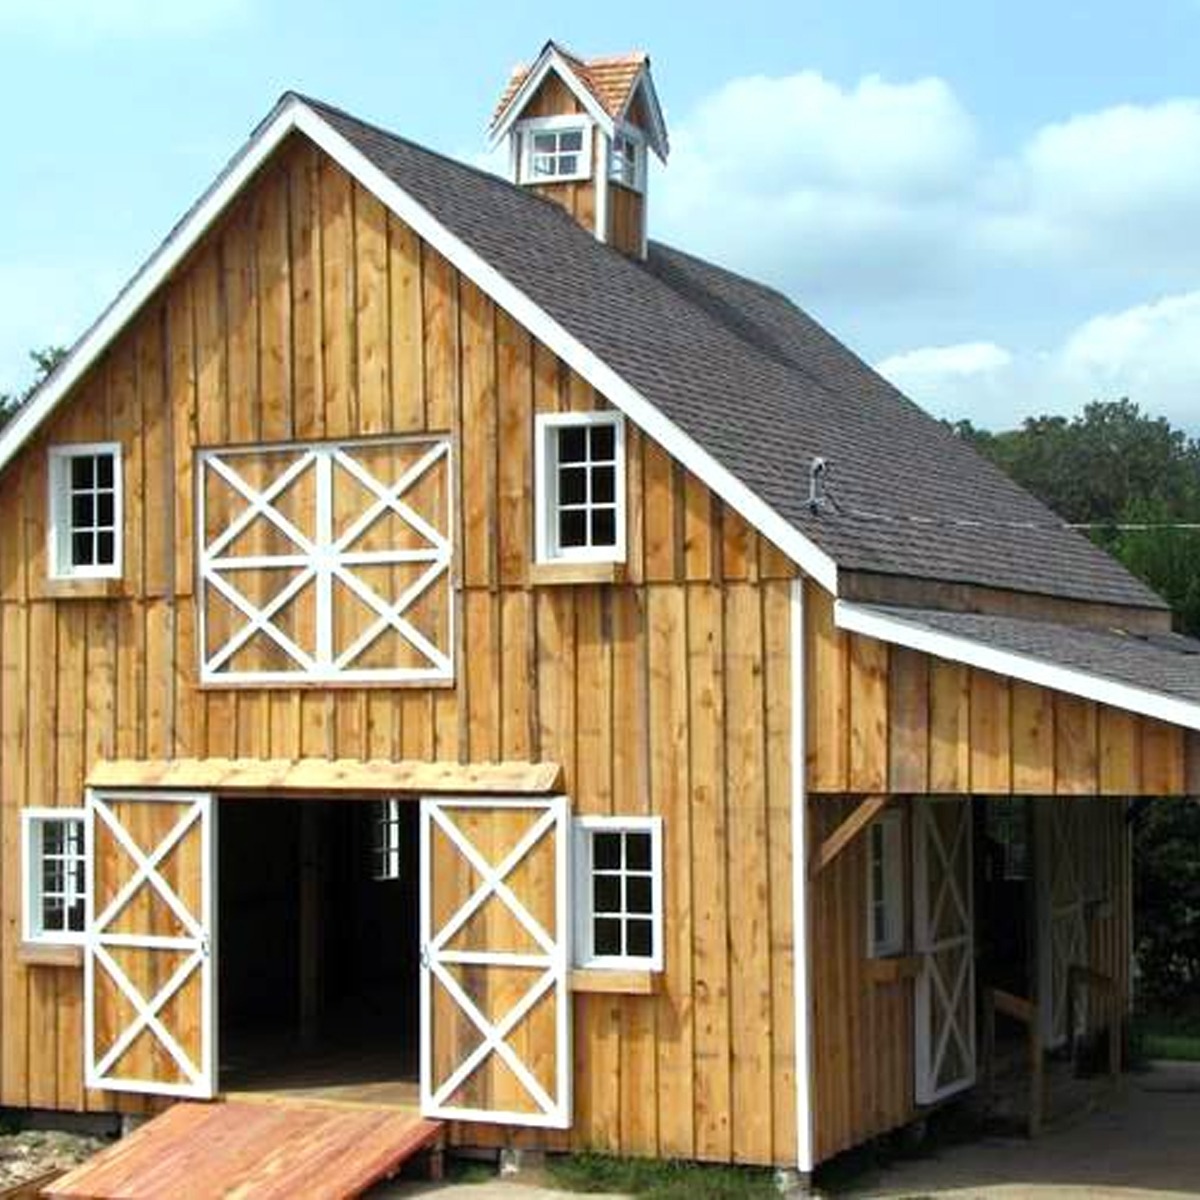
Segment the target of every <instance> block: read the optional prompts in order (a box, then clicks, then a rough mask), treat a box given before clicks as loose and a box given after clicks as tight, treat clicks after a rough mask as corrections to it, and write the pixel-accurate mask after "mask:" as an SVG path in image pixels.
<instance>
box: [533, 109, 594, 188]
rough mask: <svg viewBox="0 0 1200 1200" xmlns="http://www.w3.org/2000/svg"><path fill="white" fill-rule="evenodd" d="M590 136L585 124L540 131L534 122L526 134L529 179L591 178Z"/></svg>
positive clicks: (560, 180) (534, 181) (534, 180)
mask: <svg viewBox="0 0 1200 1200" xmlns="http://www.w3.org/2000/svg"><path fill="white" fill-rule="evenodd" d="M587 133H588V130H587V128H586V126H584V125H570V126H566V127H551V128H544V127H543V128H539V127H538V125H536V124H532V123H531V124H530V125H529V126H528V127H527V128H526V130H525V135H524V142H525V170H524V176H523V177H524V178H525V180H527V181H528V182H530V183H536V182H537V181H538V180H545V181H547V182H549V181H551V180H553V181H557V182H560V183H561V182H563V181H565V180H569V179H587V178H588V177H589V176H590V175H591V163H590V160H589V155H588V153H587Z"/></svg>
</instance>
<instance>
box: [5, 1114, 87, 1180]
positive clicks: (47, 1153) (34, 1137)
mask: <svg viewBox="0 0 1200 1200" xmlns="http://www.w3.org/2000/svg"><path fill="white" fill-rule="evenodd" d="M107 1144H108V1143H107V1142H105V1141H104V1140H103V1139H101V1138H93V1137H82V1136H81V1135H79V1134H77V1133H62V1132H60V1131H58V1130H34V1129H30V1130H26V1131H25V1132H24V1133H13V1134H7V1135H5V1136H3V1137H0V1189H3V1188H9V1187H13V1186H14V1185H15V1184H18V1183H27V1182H28V1181H29V1180H31V1179H36V1178H37V1177H38V1176H39V1175H43V1174H45V1173H46V1172H47V1171H49V1170H51V1169H53V1168H55V1167H58V1168H61V1169H64V1170H65V1169H66V1168H68V1167H73V1166H75V1165H76V1164H78V1163H81V1162H83V1160H84V1159H85V1158H90V1157H91V1156H92V1155H93V1154H95V1153H96V1151H97V1150H100V1149H102V1148H103V1147H104V1146H106V1145H107Z"/></svg>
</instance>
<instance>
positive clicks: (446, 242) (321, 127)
mask: <svg viewBox="0 0 1200 1200" xmlns="http://www.w3.org/2000/svg"><path fill="white" fill-rule="evenodd" d="M296 122H297V126H298V128H299V129H300V130H302V131H303V132H304V133H305V134H307V135H308V136H309V137H310V138H312V140H313V141H314V142H316V144H317V145H318V146H320V147H321V149H322V150H324V151H325V152H326V153H327V154H328V155H329V156H330V157H331V158H332V159H334V161H335V162H337V163H338V164H339V165H340V166H341V167H342V168H343V169H344V170H345V171H347V172H349V174H351V175H353V176H354V178H355V179H356V180H358V182H359V183H360V184H362V186H363V187H365V188H366V189H367V190H368V191H369V192H371V193H373V194H374V195H375V196H376V197H377V198H378V199H379V200H381V201H382V202H383V203H384V204H385V205H387V207H388V208H390V209H391V211H392V212H393V213H394V214H395V215H396V216H397V217H399V218H400V220H402V221H403V222H404V223H405V224H406V225H408V226H409V227H410V228H412V230H413V231H414V232H415V233H417V234H418V235H419V236H420V237H422V238H424V240H425V241H427V242H428V243H429V244H430V245H431V246H432V247H433V248H434V249H435V250H437V251H438V253H439V254H441V255H442V256H443V257H444V258H446V259H448V260H449V261H450V263H452V264H453V265H454V266H455V267H456V268H457V269H458V270H459V271H461V272H462V273H463V274H464V275H465V276H466V277H467V278H468V279H469V280H470V281H471V282H472V283H474V284H475V286H476V287H478V288H479V289H480V290H481V291H483V292H484V293H486V294H487V295H488V296H489V297H491V299H492V300H494V301H495V302H496V303H497V304H499V305H500V307H501V308H503V309H504V310H505V311H506V312H507V313H508V314H509V315H510V316H511V317H513V319H514V320H516V321H517V322H518V323H519V324H521V325H523V326H524V327H525V328H526V329H528V330H529V332H530V333H532V334H533V335H534V337H536V338H537V339H538V340H539V341H540V342H541V343H542V344H543V345H544V346H545V347H546V348H547V349H548V350H551V351H553V353H555V354H556V355H558V357H559V358H561V359H562V360H563V361H564V362H565V363H567V364H568V366H570V367H571V368H572V369H573V370H575V371H577V372H578V373H579V374H580V375H581V376H582V377H583V378H584V379H586V380H587V381H588V383H590V384H591V385H592V386H593V387H594V388H595V389H596V390H597V391H598V392H599V393H600V394H601V395H602V396H604V397H605V398H606V399H608V400H609V401H610V402H611V403H613V404H615V405H616V406H617V407H618V408H620V409H621V410H622V411H623V412H624V413H625V414H626V415H627V416H628V417H629V418H630V420H632V421H633V422H634V423H635V424H636V425H637V426H638V427H639V428H640V429H642V430H643V431H644V432H645V433H646V434H647V435H648V436H650V437H651V438H653V439H654V440H655V441H656V442H658V443H659V444H660V445H661V446H662V447H663V448H664V449H665V450H667V451H668V452H669V453H670V454H671V455H673V456H674V457H675V458H676V459H678V460H679V461H680V462H681V463H682V464H683V465H684V466H685V467H687V468H688V470H689V471H691V472H692V473H693V474H694V475H696V476H697V477H698V478H699V479H700V480H701V481H702V482H704V483H705V484H706V485H707V486H708V487H710V488H711V489H712V490H713V491H714V492H716V493H717V495H718V496H720V497H721V499H722V500H724V501H725V502H726V503H727V504H729V505H730V506H731V507H732V508H734V509H735V510H736V511H737V512H739V513H740V514H741V515H742V516H743V517H745V519H746V520H747V521H748V522H749V523H750V524H751V525H753V526H754V528H755V529H757V530H758V531H759V532H760V533H761V534H762V535H763V536H764V537H766V538H768V539H769V540H770V541H772V542H774V544H775V545H776V546H778V547H779V549H780V550H782V551H783V553H784V554H786V555H787V556H788V557H789V558H791V559H792V560H793V562H795V563H796V565H797V566H799V567H800V569H801V570H802V571H803V572H804V573H805V574H806V575H809V576H810V577H811V578H812V579H814V580H815V581H816V582H817V583H819V584H820V585H821V586H822V587H823V588H824V589H825V590H826V591H828V592H830V593H832V594H833V595H837V586H838V585H837V563H836V562H835V561H834V560H833V559H832V558H831V557H830V556H829V555H828V554H826V553H825V551H824V550H822V549H821V548H820V547H819V546H817V545H816V543H814V542H812V541H811V540H810V539H809V538H807V537H805V536H804V534H802V533H801V532H800V531H799V530H798V529H796V527H795V526H794V525H792V524H791V523H790V522H788V521H786V520H785V519H784V518H783V517H781V516H780V515H779V514H778V513H777V512H776V511H775V510H774V509H773V508H771V507H770V505H768V504H766V503H765V502H764V501H763V500H762V499H761V498H760V497H759V496H758V495H756V494H755V493H754V492H753V491H751V490H750V488H748V487H747V486H746V485H745V484H744V483H743V482H742V481H741V480H740V479H738V478H737V477H736V476H735V475H734V474H733V473H732V472H730V471H729V470H727V469H726V468H725V467H723V466H722V465H721V464H720V463H719V462H718V461H717V460H716V459H715V458H714V457H713V456H712V455H711V454H709V453H708V451H707V450H705V449H704V448H703V447H701V446H700V445H699V444H698V443H697V442H696V441H694V440H693V439H692V438H691V437H690V436H689V435H688V434H686V433H685V432H684V431H683V430H681V429H680V428H679V427H678V426H677V425H676V424H675V423H674V422H673V421H672V420H670V418H668V417H667V416H665V415H664V414H663V413H662V412H661V411H660V410H659V409H658V408H657V407H656V406H655V405H653V404H651V403H650V401H649V400H647V399H646V398H645V397H644V396H642V395H641V393H640V392H638V391H637V390H636V389H635V388H633V387H631V386H630V385H629V384H628V383H627V382H626V381H625V380H624V379H623V378H622V377H621V376H620V375H618V374H617V373H616V371H614V370H613V369H612V368H611V367H610V366H608V364H607V363H605V362H604V361H603V360H602V359H600V358H599V357H598V356H597V355H596V354H594V353H593V352H592V351H591V350H589V349H588V348H587V347H586V346H584V345H583V343H582V342H580V341H578V340H577V339H576V338H575V337H574V336H573V335H572V334H570V333H568V332H567V331H566V330H565V329H564V328H563V327H562V326H561V325H560V324H559V323H558V322H557V321H555V320H554V319H553V318H552V317H550V316H549V315H548V314H547V313H546V312H544V311H543V310H542V309H541V308H539V307H538V306H537V305H536V304H535V303H534V302H533V301H532V300H530V299H529V297H528V296H526V295H525V294H524V292H522V291H520V290H519V289H518V288H517V287H515V286H514V285H513V284H512V283H510V282H509V280H508V279H506V278H505V277H504V276H503V275H501V274H500V272H499V271H497V270H496V269H495V268H494V267H492V266H491V265H490V264H488V263H487V262H485V261H484V259H482V258H481V257H480V256H479V255H478V254H476V253H475V251H474V250H472V249H471V247H470V246H468V245H466V244H465V243H464V242H463V241H461V240H460V239H459V238H458V237H457V236H456V235H455V234H453V233H451V232H450V231H449V230H448V229H447V228H446V227H445V226H444V225H443V224H442V223H441V222H440V221H438V220H437V218H436V217H434V216H433V214H432V213H430V212H429V210H428V209H426V208H425V207H424V206H423V205H421V204H420V203H418V202H417V201H416V200H415V199H413V197H412V196H410V195H409V194H408V193H407V192H406V191H405V190H404V189H403V188H401V187H400V186H399V185H398V184H397V183H396V182H395V181H394V180H392V179H390V178H389V177H388V176H387V175H385V174H384V173H383V172H382V171H381V170H380V169H379V168H378V167H377V166H376V165H375V164H374V163H373V162H371V160H370V159H369V158H367V157H366V155H364V154H363V153H362V152H361V151H359V150H358V149H357V148H356V147H354V146H352V145H351V144H350V143H349V142H348V141H347V140H346V139H345V138H344V137H342V135H341V134H340V133H338V132H337V131H336V130H335V129H334V128H333V127H332V126H330V125H329V124H328V123H327V122H325V121H324V120H323V119H322V118H321V117H320V116H318V114H317V113H315V112H313V111H312V110H311V109H309V108H306V107H304V106H301V107H300V109H299V111H298V113H297V117H296Z"/></svg>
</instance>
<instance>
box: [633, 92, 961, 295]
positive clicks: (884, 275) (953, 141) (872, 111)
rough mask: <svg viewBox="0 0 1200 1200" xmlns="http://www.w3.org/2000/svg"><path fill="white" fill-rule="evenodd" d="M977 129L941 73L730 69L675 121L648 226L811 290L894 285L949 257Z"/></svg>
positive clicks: (891, 289) (876, 290) (880, 290)
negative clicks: (857, 74) (850, 83)
mask: <svg viewBox="0 0 1200 1200" xmlns="http://www.w3.org/2000/svg"><path fill="white" fill-rule="evenodd" d="M975 142H976V137H975V129H974V125H973V122H972V120H971V118H970V116H969V114H968V113H967V112H966V110H965V109H964V108H963V107H962V105H961V104H960V103H959V102H958V100H957V99H956V98H955V96H954V94H953V92H952V91H951V89H950V88H949V87H948V86H947V85H946V84H945V83H944V82H942V81H941V80H938V79H921V80H917V81H915V82H912V83H904V84H893V83H889V82H887V81H885V80H882V79H879V78H877V77H874V76H872V77H869V78H867V79H864V80H862V81H861V82H860V83H858V84H857V85H856V86H855V87H853V88H842V87H840V86H838V85H837V84H835V83H832V82H830V81H829V80H826V79H824V78H823V77H822V76H820V75H818V74H816V73H814V72H811V71H806V72H802V73H801V74H798V75H791V76H786V77H783V78H778V79H769V78H765V77H762V76H755V77H752V78H748V79H737V80H734V81H732V82H731V83H729V84H727V85H725V86H724V87H723V88H721V89H720V90H719V91H717V92H716V93H714V94H713V95H712V96H710V97H708V98H707V99H706V100H705V101H703V102H702V103H701V104H700V105H699V107H698V108H697V109H696V110H695V112H693V113H692V114H690V115H689V116H688V117H686V118H685V119H684V120H683V121H682V122H680V123H679V124H678V126H677V127H676V129H675V130H674V132H673V136H672V145H673V150H672V155H671V162H670V165H669V167H668V169H666V170H665V171H662V172H660V173H658V177H657V179H656V180H655V187H654V188H653V189H652V191H653V192H654V193H655V194H654V196H653V199H652V203H653V205H654V213H653V222H654V226H655V228H656V230H662V231H664V233H665V234H666V236H667V237H668V238H670V239H672V240H675V241H677V242H678V243H679V244H681V245H685V246H688V247H689V248H692V249H695V250H697V251H698V252H700V253H710V254H712V255H714V256H715V257H718V258H720V259H721V260H723V261H726V262H731V263H734V264H737V265H738V266H740V267H742V268H744V269H746V270H747V271H750V272H752V273H758V274H765V275H767V276H768V277H770V278H771V279H773V280H774V281H776V282H778V283H781V284H783V285H784V286H788V287H790V288H792V289H793V290H799V289H800V285H801V284H803V290H804V291H805V292H806V294H808V295H812V294H814V293H820V294H827V293H832V294H837V293H839V292H844V291H847V290H849V291H852V292H854V293H855V294H858V295H861V296H863V297H869V296H871V295H885V296H886V295H889V294H894V293H895V292H896V289H897V287H900V286H903V284H904V281H906V280H908V279H910V278H911V277H912V276H913V274H914V273H915V272H916V270H917V269H918V267H919V265H920V264H926V267H927V269H928V265H929V264H930V263H933V264H937V263H939V262H942V263H944V262H946V258H945V256H944V255H941V254H938V253H937V249H938V247H940V246H944V245H945V243H946V240H947V238H952V237H953V229H954V226H955V225H956V224H957V217H956V215H955V211H954V210H955V207H956V205H957V204H958V203H960V202H961V200H962V195H961V193H962V188H963V187H964V186H969V184H970V180H971V178H972V175H973V171H974V167H973V164H974V161H975V158H976V149H975Z"/></svg>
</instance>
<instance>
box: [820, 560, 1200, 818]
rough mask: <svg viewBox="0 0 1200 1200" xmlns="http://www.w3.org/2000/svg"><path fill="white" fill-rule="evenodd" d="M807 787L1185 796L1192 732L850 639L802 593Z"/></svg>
mask: <svg viewBox="0 0 1200 1200" xmlns="http://www.w3.org/2000/svg"><path fill="white" fill-rule="evenodd" d="M805 618H806V639H807V654H806V664H807V671H808V681H807V703H808V715H807V745H808V789H809V791H810V793H833V794H845V793H851V794H863V793H868V794H869V793H881V792H887V793H896V794H899V795H906V794H947V795H963V794H972V795H1018V796H1090V795H1100V796H1139V795H1146V796H1184V795H1194V794H1196V793H1197V792H1198V791H1200V736H1198V735H1196V734H1189V733H1187V732H1186V731H1185V730H1183V729H1181V728H1179V727H1178V726H1173V725H1166V724H1163V723H1162V722H1161V721H1155V720H1152V719H1150V718H1148V717H1141V716H1138V715H1136V714H1133V713H1128V712H1124V711H1122V710H1120V709H1115V708H1109V707H1107V706H1105V705H1103V704H1097V703H1095V702H1093V701H1090V700H1084V699H1080V698H1078V697H1075V696H1069V695H1067V694H1065V693H1062V692H1053V691H1049V690H1047V689H1046V688H1041V687H1037V686H1035V685H1033V684H1029V683H1022V682H1019V681H1016V680H1011V679H1008V678H1006V677H1005V676H1002V675H993V674H991V673H990V672H987V671H980V670H976V669H974V668H971V667H967V666H964V665H962V664H961V663H953V662H949V661H947V660H944V659H938V658H932V657H930V656H929V655H926V654H920V653H918V652H917V651H914V650H907V649H904V648H902V647H893V646H889V645H888V644H887V643H884V642H880V641H877V640H875V639H874V638H869V637H863V636H861V635H859V634H853V633H846V632H845V631H843V630H839V629H836V628H835V627H834V623H833V601H832V599H831V598H830V597H829V595H828V594H827V593H825V592H823V591H822V590H821V589H820V588H818V587H817V586H816V585H814V584H811V583H807V584H806V585H805Z"/></svg>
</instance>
